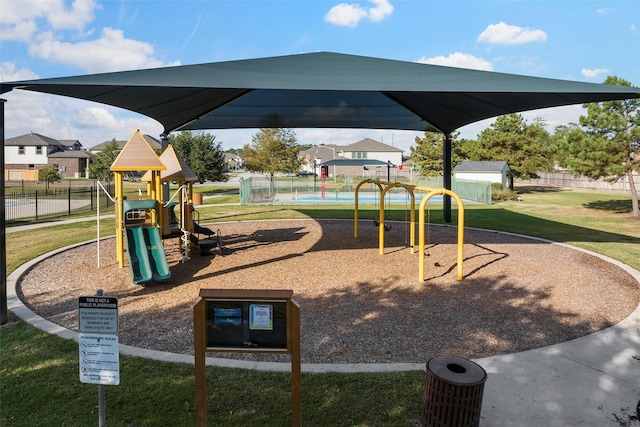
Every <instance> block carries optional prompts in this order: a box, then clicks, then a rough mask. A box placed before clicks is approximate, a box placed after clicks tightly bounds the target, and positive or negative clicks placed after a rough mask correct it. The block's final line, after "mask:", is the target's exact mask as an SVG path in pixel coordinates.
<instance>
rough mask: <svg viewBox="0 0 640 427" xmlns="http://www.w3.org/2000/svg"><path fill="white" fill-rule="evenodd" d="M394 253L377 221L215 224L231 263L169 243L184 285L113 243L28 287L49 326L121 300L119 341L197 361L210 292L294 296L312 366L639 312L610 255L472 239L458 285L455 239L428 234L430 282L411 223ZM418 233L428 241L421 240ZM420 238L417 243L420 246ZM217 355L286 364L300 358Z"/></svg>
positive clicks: (438, 231)
mask: <svg viewBox="0 0 640 427" xmlns="http://www.w3.org/2000/svg"><path fill="white" fill-rule="evenodd" d="M387 224H391V225H392V227H391V229H390V230H388V231H387V232H386V234H385V240H386V248H385V254H384V255H379V253H378V228H377V227H376V226H375V225H374V224H373V223H372V221H371V220H368V221H363V220H361V221H360V223H359V237H358V238H357V239H356V238H354V237H353V221H348V220H277V221H255V222H234V223H221V224H215V225H209V226H208V227H209V228H211V229H212V230H213V231H217V230H218V229H219V230H220V234H221V235H222V236H223V250H222V254H219V253H218V252H217V251H213V252H214V253H216V255H215V256H201V255H200V253H199V250H198V248H197V247H196V248H195V249H194V250H193V251H192V252H191V259H189V260H187V261H186V262H184V263H183V262H182V256H181V250H180V246H179V244H178V239H175V238H174V239H171V240H166V241H165V251H166V254H167V259H168V262H169V266H170V269H171V273H172V277H171V279H170V280H169V281H167V282H162V283H152V284H149V285H147V286H144V287H143V286H139V285H135V284H133V282H132V280H131V276H130V273H129V269H128V267H127V266H126V265H125V268H122V269H121V268H119V267H118V263H117V259H116V249H115V247H116V245H115V239H113V238H110V239H105V240H102V241H101V243H100V268H98V246H97V244H96V243H95V242H93V243H90V244H86V245H83V246H79V247H76V248H73V249H69V250H66V251H64V252H62V253H59V254H57V255H54V256H52V257H49V258H47V259H45V260H44V261H42V262H40V263H39V264H37V265H36V266H35V267H34V268H32V269H31V270H29V271H28V272H27V273H26V275H25V276H23V278H22V279H21V281H20V283H19V295H20V297H21V298H22V300H23V301H24V302H25V303H26V304H27V305H28V306H29V307H30V308H31V309H32V310H34V311H35V312H36V313H38V314H39V315H41V316H43V317H45V318H47V319H49V320H51V321H53V322H55V323H57V324H60V325H62V326H64V327H66V328H69V329H73V330H77V327H78V319H77V298H78V296H83V295H94V294H95V292H96V290H97V289H98V288H100V289H103V290H104V295H107V296H116V297H118V298H119V314H120V332H119V336H120V343H121V344H127V345H132V346H138V347H142V348H148V349H154V350H161V351H169V352H174V353H182V354H193V311H192V309H193V306H194V305H195V303H196V302H197V301H198V300H199V293H200V289H202V288H223V289H291V290H293V294H294V299H295V300H296V301H297V302H298V303H299V305H300V309H301V318H302V362H303V363H423V362H425V361H426V360H428V359H429V358H430V357H433V356H437V355H455V356H458V357H464V358H469V359H472V358H481V357H488V356H493V355H499V354H506V353H513V352H519V351H523V350H528V349H533V348H539V347H543V346H547V345H551V344H555V343H559V342H563V341H567V340H570V339H573V338H577V337H580V336H584V335H587V334H591V333H594V332H597V331H599V330H601V329H604V328H606V327H609V326H612V325H614V324H616V323H618V322H620V321H621V320H623V319H624V318H625V317H627V316H628V315H629V314H630V313H631V312H633V311H634V310H635V309H636V307H637V306H638V304H639V302H640V286H639V284H638V282H637V281H636V280H635V279H634V278H633V277H632V276H631V275H630V274H628V273H627V272H626V271H624V270H623V269H621V268H619V267H617V266H615V265H614V264H611V263H609V262H607V261H605V260H603V259H601V258H599V257H596V256H594V255H591V254H588V253H585V252H583V251H579V250H576V249H572V248H569V247H566V246H564V245H559V244H552V243H549V242H545V241H541V240H536V239H529V238H525V237H522V236H516V235H511V234H504V233H497V232H492V231H483V230H476V229H466V230H465V244H464V279H463V280H462V281H458V280H456V254H457V245H456V238H457V228H456V227H453V226H437V225H433V224H432V225H430V226H428V230H427V235H428V240H427V243H428V244H427V248H426V279H427V280H426V281H425V282H420V281H419V280H418V264H419V263H418V251H417V249H416V252H415V253H413V254H412V253H410V251H409V249H408V248H407V246H406V244H407V243H408V240H409V233H408V231H409V230H408V228H407V225H406V224H405V223H401V222H388V223H387ZM417 235H418V233H417V232H416V236H417ZM416 240H417V238H416ZM215 357H228V358H236V359H245V360H255V361H258V360H264V361H288V360H289V359H288V356H286V355H285V356H279V355H264V354H248V355H247V354H226V353H216V354H215Z"/></svg>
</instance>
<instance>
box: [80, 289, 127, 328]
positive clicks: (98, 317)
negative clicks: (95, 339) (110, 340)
mask: <svg viewBox="0 0 640 427" xmlns="http://www.w3.org/2000/svg"><path fill="white" fill-rule="evenodd" d="M78 328H79V330H80V332H92V333H96V334H117V333H118V298H116V297H103V296H92V297H79V298H78Z"/></svg>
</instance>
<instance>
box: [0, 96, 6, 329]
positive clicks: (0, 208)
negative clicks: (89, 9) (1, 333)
mask: <svg viewBox="0 0 640 427" xmlns="http://www.w3.org/2000/svg"><path fill="white" fill-rule="evenodd" d="M5 102H7V100H6V99H0V139H2V149H1V150H0V163H2V179H1V180H0V199H2V204H1V205H0V276H2V279H1V280H2V283H0V325H4V324H5V323H7V239H6V232H7V228H6V220H5V208H4V199H5V190H4V174H5V171H6V170H7V169H6V167H5V164H4V103H5Z"/></svg>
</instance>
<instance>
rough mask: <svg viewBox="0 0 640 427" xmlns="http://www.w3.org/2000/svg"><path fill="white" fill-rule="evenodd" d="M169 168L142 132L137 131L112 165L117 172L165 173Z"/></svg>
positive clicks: (112, 168)
mask: <svg viewBox="0 0 640 427" xmlns="http://www.w3.org/2000/svg"><path fill="white" fill-rule="evenodd" d="M165 169H167V167H166V166H165V165H164V163H162V161H161V160H160V158H159V157H158V155H157V154H156V152H155V151H153V148H151V146H150V145H149V143H148V142H147V140H146V139H144V136H143V135H142V133H141V132H140V130H136V131H135V132H134V133H133V135H131V138H129V141H127V143H126V144H125V146H124V147H123V148H122V151H121V152H120V154H118V157H117V158H116V159H115V161H114V162H113V164H112V165H111V170H112V171H115V172H126V171H163V170H165Z"/></svg>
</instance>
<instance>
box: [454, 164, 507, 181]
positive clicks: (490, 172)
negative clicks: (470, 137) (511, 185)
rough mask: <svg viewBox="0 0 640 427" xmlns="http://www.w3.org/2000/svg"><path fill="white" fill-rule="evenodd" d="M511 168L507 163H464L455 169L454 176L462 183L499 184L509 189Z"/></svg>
mask: <svg viewBox="0 0 640 427" xmlns="http://www.w3.org/2000/svg"><path fill="white" fill-rule="evenodd" d="M509 172H511V168H509V165H508V164H507V162H505V161H496V162H493V161H478V162H472V161H464V162H460V163H458V165H457V166H456V167H455V168H453V176H454V178H455V179H457V180H461V181H484V182H487V181H489V182H497V183H500V184H502V188H507V185H508V179H509Z"/></svg>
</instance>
